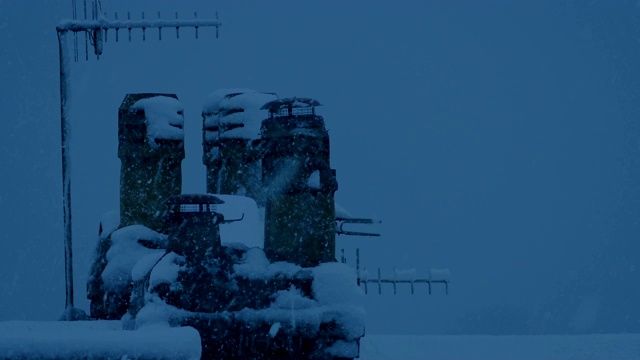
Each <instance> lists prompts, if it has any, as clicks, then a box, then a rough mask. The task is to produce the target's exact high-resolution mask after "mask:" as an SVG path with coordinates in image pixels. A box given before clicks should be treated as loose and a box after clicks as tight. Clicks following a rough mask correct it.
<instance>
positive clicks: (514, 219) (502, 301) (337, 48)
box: [0, 0, 640, 334]
mask: <svg viewBox="0 0 640 360" xmlns="http://www.w3.org/2000/svg"><path fill="white" fill-rule="evenodd" d="M78 3H80V4H81V3H82V1H78ZM103 10H104V11H107V12H108V13H109V15H110V16H111V14H112V13H113V11H118V12H119V13H120V16H121V18H122V17H123V14H124V12H126V11H127V10H129V11H131V12H132V17H134V18H138V17H139V12H140V11H142V10H147V11H148V13H147V17H153V16H152V15H155V14H156V12H157V11H158V10H160V11H161V12H162V14H163V16H166V17H169V16H171V14H173V12H174V11H176V10H177V11H179V12H180V14H184V16H185V17H186V16H187V14H190V13H192V12H193V11H194V10H197V11H199V17H201V18H204V17H211V16H213V15H214V14H215V12H216V11H218V13H219V16H220V20H221V21H222V22H223V26H222V28H221V30H220V38H219V39H215V37H214V36H213V32H212V31H211V30H205V29H202V30H201V33H200V35H201V36H200V39H199V40H198V41H196V40H194V39H193V36H190V35H192V31H189V30H187V29H183V30H181V39H180V40H179V41H176V40H175V37H174V36H173V35H174V31H173V30H172V29H165V30H164V31H163V41H162V42H161V43H159V42H158V40H157V32H154V31H148V33H147V41H146V42H142V35H141V33H140V31H137V32H134V33H133V41H132V42H131V43H128V42H127V41H126V33H125V32H121V33H120V40H121V42H120V43H117V44H116V43H114V42H113V40H114V37H113V35H114V34H113V32H110V33H109V38H108V42H107V43H106V44H105V46H104V55H103V56H102V58H101V59H100V60H99V61H96V60H95V57H93V56H90V60H89V61H88V62H85V61H84V60H81V61H80V62H78V63H76V64H73V65H72V74H73V78H72V81H71V84H72V109H73V110H72V156H73V175H72V186H73V195H72V196H73V199H72V200H73V216H74V219H73V220H74V223H73V224H74V250H75V253H74V256H75V263H74V266H75V270H76V271H75V279H76V286H75V290H76V302H77V304H78V306H80V307H83V308H88V304H87V301H86V300H85V299H84V297H85V288H84V282H85V278H86V273H87V271H88V267H89V263H90V258H91V253H92V251H93V248H94V245H95V241H96V235H97V228H98V222H99V219H100V216H101V214H102V213H104V212H106V211H108V210H115V209H118V206H119V205H118V181H119V160H118V158H117V109H118V106H119V105H120V102H121V101H122V99H123V97H124V95H125V94H126V93H128V92H147V91H148V92H171V93H176V94H177V95H178V97H179V98H180V100H181V101H182V102H183V104H184V106H185V130H186V141H187V145H186V146H187V149H186V151H187V155H186V156H187V158H186V160H185V161H184V162H183V174H184V176H183V177H184V183H183V191H184V192H203V191H204V182H205V178H204V167H203V165H202V158H201V156H202V151H201V117H200V112H201V107H202V104H203V102H204V100H205V98H206V96H207V95H208V94H209V93H211V92H213V91H215V90H217V89H220V88H228V87H244V88H251V89H256V90H261V91H272V92H276V93H277V94H278V95H279V96H280V97H289V96H306V97H313V98H316V99H318V100H319V101H320V102H321V103H322V104H323V105H324V106H323V107H321V108H319V109H318V111H319V113H320V114H321V115H323V116H324V117H325V121H326V124H327V127H328V128H329V133H330V136H331V146H332V148H331V151H332V159H331V160H332V167H333V168H335V169H336V170H337V174H338V182H339V190H338V192H337V193H336V200H337V202H338V203H340V204H341V205H342V206H343V207H345V208H346V209H348V210H349V211H350V212H351V213H353V214H354V215H358V216H366V217H375V218H379V219H382V220H383V224H382V225H381V226H380V227H379V230H380V231H382V232H383V237H382V238H343V237H341V238H339V239H338V247H339V248H345V249H346V254H347V257H348V259H349V261H350V262H351V263H353V260H354V259H353V258H354V252H355V248H357V247H359V248H360V249H361V256H362V259H361V263H362V264H363V265H364V266H366V267H367V268H369V269H375V268H376V267H378V266H380V267H381V268H382V272H383V275H384V274H385V273H386V274H388V275H390V274H391V271H392V269H393V267H394V266H395V267H398V268H416V269H417V270H418V273H419V274H422V275H424V274H425V273H424V272H425V270H426V269H427V268H428V267H448V268H449V269H450V270H451V274H452V283H451V292H450V294H449V295H446V296H445V295H444V292H443V291H440V290H439V289H438V288H437V287H436V288H435V289H434V295H431V296H428V295H425V294H424V293H423V294H420V295H415V296H410V295H408V294H409V290H408V289H402V288H401V289H400V291H399V292H400V293H402V294H401V295H398V296H393V295H390V293H391V288H388V289H385V292H386V293H387V295H383V296H379V295H377V294H375V295H368V296H367V297H366V298H365V306H366V308H367V311H368V313H369V318H368V324H367V326H368V328H367V332H368V333H401V334H404V333H413V334H423V333H492V334H505V333H506V334H509V333H518V334H521V333H522V334H524V333H526V334H532V333H581V332H639V331H640V310H639V308H638V306H637V304H638V303H639V302H640V290H639V289H638V287H637V284H638V281H639V280H640V276H639V274H640V269H637V268H636V267H637V265H638V258H639V257H640V245H639V244H638V239H639V238H640V228H639V227H638V219H639V218H640V187H639V186H638V184H640V163H639V161H638V160H639V159H640V141H639V140H640V138H639V136H640V126H638V118H639V116H640V101H639V100H640V99H639V95H640V70H639V69H638V64H640V19H639V18H638V13H639V11H640V8H638V6H637V5H636V3H635V2H632V1H614V2H609V1H605V0H601V1H590V2H586V1H575V2H574V1H524V0H522V1H422V2H418V1H413V2H390V1H389V2H381V1H374V2H364V1H358V2H355V1H354V2H337V1H331V2H319V1H312V2H293V1H291V2H281V1H280V2H258V1H251V2H241V3H240V2H233V3H231V2H218V1H180V2H178V1H168V0H167V1H155V2H151V1H137V2H133V1H131V2H129V1H122V0H120V1H108V0H104V1H103ZM80 13H81V11H80ZM70 16H71V1H45V2H36V1H20V2H18V1H12V0H0V49H1V50H0V54H1V55H0V64H2V66H3V68H2V71H0V104H1V106H2V112H3V115H2V118H3V120H1V124H2V126H3V129H2V131H0V147H1V148H0V149H1V150H0V166H1V168H2V172H1V173H0V185H1V186H0V219H1V220H0V224H1V225H2V229H3V231H2V232H0V320H9V319H55V318H57V317H58V316H59V315H60V313H61V311H62V310H63V307H64V266H63V264H64V258H63V237H62V229H63V226H62V185H61V171H60V168H61V165H60V125H59V122H60V120H59V87H58V86H59V83H58V79H59V78H58V45H57V39H56V32H55V26H56V25H57V23H58V22H59V21H60V20H61V19H64V18H69V17H70ZM123 40H124V41H123ZM79 42H80V49H81V58H82V57H83V56H84V37H83V36H80V37H79ZM424 292H426V289H424Z"/></svg>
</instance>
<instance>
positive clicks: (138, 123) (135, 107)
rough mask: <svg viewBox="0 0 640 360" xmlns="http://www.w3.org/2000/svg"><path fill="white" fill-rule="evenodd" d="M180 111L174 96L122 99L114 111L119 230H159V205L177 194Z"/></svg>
mask: <svg viewBox="0 0 640 360" xmlns="http://www.w3.org/2000/svg"><path fill="white" fill-rule="evenodd" d="M183 125H184V115H183V108H182V105H181V104H180V102H179V101H178V98H177V96H176V95H174V94H153V93H145V94H127V95H126V96H125V98H124V100H123V101H122V105H120V109H119V110H118V140H119V141H118V157H119V158H120V161H121V167H120V227H125V226H129V225H134V224H140V225H144V226H146V227H148V228H150V229H153V230H155V231H163V224H162V214H163V212H164V209H165V204H164V202H165V200H167V199H168V198H169V197H171V196H173V195H177V194H180V193H181V187H182V165H181V164H182V160H183V159H184V131H183Z"/></svg>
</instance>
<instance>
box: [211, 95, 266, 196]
mask: <svg viewBox="0 0 640 360" xmlns="http://www.w3.org/2000/svg"><path fill="white" fill-rule="evenodd" d="M276 98H277V96H276V95H275V94H273V93H263V92H258V91H255V90H248V89H223V90H218V91H216V92H214V93H212V94H211V95H209V98H208V99H207V102H206V103H205V105H204V106H203V108H202V146H203V163H204V165H205V166H206V167H207V192H208V193H212V194H229V195H243V196H248V197H250V198H252V199H254V200H255V201H256V202H257V203H258V204H259V205H262V206H264V197H263V196H262V191H261V186H262V183H261V177H262V174H261V172H262V171H261V168H260V159H261V156H262V154H261V151H260V146H259V142H260V122H261V121H262V120H263V119H264V118H265V116H266V112H265V111H264V110H261V107H262V105H264V104H265V103H267V102H269V101H272V100H275V99H276Z"/></svg>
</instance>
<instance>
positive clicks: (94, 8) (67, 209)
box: [56, 0, 221, 321]
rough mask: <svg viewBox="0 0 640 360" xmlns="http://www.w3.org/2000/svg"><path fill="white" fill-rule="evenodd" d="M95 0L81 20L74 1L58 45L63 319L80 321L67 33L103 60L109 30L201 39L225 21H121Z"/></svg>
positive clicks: (144, 37)
mask: <svg viewBox="0 0 640 360" xmlns="http://www.w3.org/2000/svg"><path fill="white" fill-rule="evenodd" d="M90 1H91V14H90V15H91V17H90V18H89V17H88V16H87V0H84V1H83V2H84V18H83V19H82V20H80V19H78V16H77V6H76V0H72V10H73V19H72V20H65V21H62V22H61V23H60V24H59V25H58V26H57V27H56V31H57V33H58V46H59V56H60V127H61V140H62V195H63V214H64V255H65V256H64V260H65V286H66V301H65V311H64V313H63V314H62V317H61V320H68V321H71V320H80V319H83V318H86V317H87V315H86V314H85V313H84V311H82V310H80V309H76V308H75V307H74V299H73V247H72V227H71V169H70V165H71V148H70V140H71V139H70V130H71V124H70V121H69V104H68V99H69V73H70V64H69V52H68V46H67V45H68V44H67V36H68V35H69V33H73V45H74V52H73V54H74V60H75V61H78V33H83V34H84V35H85V59H86V60H89V44H91V46H92V47H93V52H94V54H95V55H96V57H97V58H98V59H99V58H100V55H102V51H103V46H104V43H106V42H107V35H108V32H109V30H113V31H115V41H116V42H118V41H119V35H120V34H119V32H120V30H126V31H127V33H128V39H129V41H131V32H132V30H133V29H141V30H142V39H143V40H146V36H147V29H157V30H158V39H159V40H162V29H163V28H169V29H171V28H175V30H176V38H180V29H181V28H182V29H184V28H193V29H195V37H196V39H197V38H198V31H199V28H201V27H213V28H215V31H216V38H217V37H218V29H219V27H220V26H221V23H220V22H219V21H218V20H217V15H216V19H198V13H197V12H196V13H194V16H193V18H192V19H185V20H182V19H178V13H177V12H176V13H175V18H174V19H171V20H168V19H166V20H165V19H161V18H160V12H158V14H157V18H156V19H145V13H144V12H143V13H142V18H141V19H140V20H131V14H130V13H129V12H127V19H126V20H118V13H114V19H108V18H107V16H106V14H104V13H103V12H102V10H101V6H100V5H101V4H100V1H99V0H90Z"/></svg>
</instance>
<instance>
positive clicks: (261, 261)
mask: <svg viewBox="0 0 640 360" xmlns="http://www.w3.org/2000/svg"><path fill="white" fill-rule="evenodd" d="M301 270H302V268H301V267H300V266H298V265H295V264H292V263H288V262H275V263H271V262H269V260H268V259H267V255H265V253H264V251H263V250H262V249H259V248H251V249H249V250H248V251H247V252H246V253H245V255H244V257H243V259H242V262H241V263H240V264H235V265H233V271H234V272H235V274H236V275H238V276H242V277H246V278H247V279H251V280H257V279H265V280H266V279H271V278H274V277H276V276H278V275H285V276H288V277H293V276H294V275H295V274H296V273H297V272H299V271H301Z"/></svg>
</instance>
